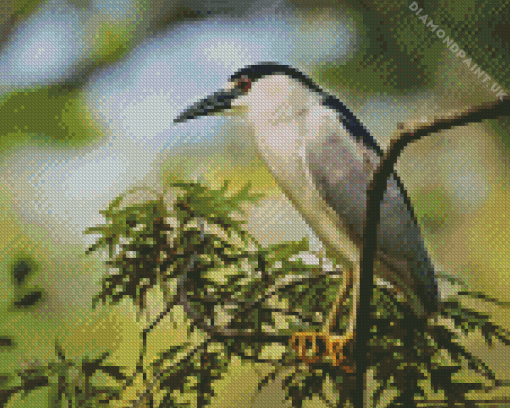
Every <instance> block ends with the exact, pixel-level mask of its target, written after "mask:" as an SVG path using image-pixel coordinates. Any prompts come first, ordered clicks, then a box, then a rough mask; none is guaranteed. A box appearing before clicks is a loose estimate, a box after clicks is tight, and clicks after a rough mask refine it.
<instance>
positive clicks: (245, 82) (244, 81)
mask: <svg viewBox="0 0 510 408" xmlns="http://www.w3.org/2000/svg"><path fill="white" fill-rule="evenodd" d="M237 87H238V88H239V89H241V91H243V92H248V91H249V90H250V89H251V79H250V78H248V77H247V76H244V75H243V76H242V77H241V78H239V79H238V81H237Z"/></svg>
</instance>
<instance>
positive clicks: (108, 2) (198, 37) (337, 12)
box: [0, 0, 510, 408]
mask: <svg viewBox="0 0 510 408" xmlns="http://www.w3.org/2000/svg"><path fill="white" fill-rule="evenodd" d="M411 3H412V2H411V1H392V2H388V1H385V0H363V1H361V2H360V1H349V0H348V1H334V0H330V1H292V0H286V1H285V0H278V1H269V0H258V1H252V2H247V1H246V2H240V1H233V0H230V1H229V0H209V1H198V0H192V1H187V0H178V1H177V0H168V1H163V0H155V1H144V0H125V1H120V0H74V1H71V0H69V1H64V0H60V1H53V0H52V1H39V0H37V1H34V0H29V1H27V0H12V1H11V2H1V3H0V214H1V216H0V231H1V233H0V280H1V283H0V357H1V358H0V386H2V387H5V386H7V385H12V384H14V383H15V382H16V378H15V377H14V376H13V373H14V372H15V370H17V369H19V368H20V367H24V366H26V365H28V364H31V363H32V362H34V361H45V360H46V359H48V358H50V357H51V356H53V354H54V341H55V339H58V340H59V341H60V342H61V344H62V346H63V347H64V349H65V350H66V352H67V353H68V354H69V355H71V356H81V355H83V354H85V353H89V354H90V355H97V354H99V353H100V352H102V351H105V350H113V353H112V356H111V358H110V361H111V362H113V363H115V364H119V365H123V366H126V367H128V368H129V369H131V370H132V369H134V367H135V364H136V361H137V357H138V353H139V347H140V343H141V342H140V337H139V333H140V331H141V330H142V328H143V327H145V325H144V322H140V321H139V322H137V321H136V319H135V309H134V307H133V306H132V305H131V304H129V303H124V304H122V305H120V306H117V307H107V306H105V307H99V308H98V309H95V310H92V309H91V300H92V296H93V295H94V294H95V293H96V292H97V291H98V290H99V282H100V279H101V277H102V276H103V274H105V273H107V269H106V267H105V265H104V260H105V259H103V258H100V257H98V256H96V257H86V258H85V256H84V250H85V249H86V248H87V247H88V245H90V244H91V243H92V242H93V241H94V239H95V238H96V237H94V236H90V235H84V234H83V231H84V230H85V229H86V228H88V227H91V226H94V225H96V224H98V223H101V222H102V221H103V218H102V216H101V215H100V213H99V211H100V210H101V209H103V208H105V207H106V206H107V205H108V204H109V202H110V201H111V200H112V199H114V198H115V197H116V196H117V195H119V194H121V193H123V192H125V191H127V190H128V189H130V188H132V187H135V186H149V187H152V188H155V189H159V190H161V189H163V188H164V186H165V184H166V183H167V182H168V181H169V180H176V179H179V178H185V179H186V178H187V179H195V180H197V179H200V180H202V181H206V182H208V183H209V184H210V185H212V186H220V185H221V184H222V182H223V180H225V179H230V180H232V187H233V188H237V187H239V186H241V185H243V184H245V183H246V182H248V181H251V182H252V184H253V186H254V189H255V192H261V193H263V194H265V197H266V198H265V199H264V200H263V201H262V202H261V204H260V205H259V206H254V207H251V208H250V210H249V212H248V214H249V218H248V228H249V230H250V232H251V233H252V234H254V235H255V236H256V237H257V238H258V239H259V240H260V242H261V243H263V244H269V243H276V242H279V241H283V240H298V239H300V238H302V237H303V236H309V237H310V239H311V242H312V246H313V247H314V248H319V247H320V245H321V244H320V242H319V241H318V239H317V238H316V237H315V236H314V234H313V232H312V231H311V230H310V228H309V227H308V226H307V225H306V223H305V222H304V221H303V219H302V218H301V216H300V215H299V213H297V212H296V211H295V210H294V209H293V207H292V205H291V204H290V202H289V201H288V199H287V198H286V197H285V195H284V194H282V192H281V191H280V190H279V188H278V187H277V185H276V184H275V183H274V180H273V179H272V177H271V176H270V175H269V174H268V173H267V172H266V171H265V170H264V169H263V167H261V166H259V164H260V163H259V162H257V160H256V159H255V157H254V155H253V151H250V149H249V148H248V147H247V146H245V144H244V143H243V132H244V128H243V123H242V122H241V121H239V120H238V119H235V118H232V117H228V118H221V117H210V118H206V119H205V118H203V119H200V120H195V121H192V122H190V123H185V124H181V125H174V124H173V123H172V120H173V118H174V117H175V116H176V115H177V114H178V113H179V112H180V111H181V110H183V109H184V108H186V107H187V106H188V105H189V104H190V103H191V102H194V101H196V100H198V99H200V98H202V97H203V96H205V95H207V94H210V93H211V92H214V91H216V90H217V89H218V88H220V87H221V86H222V85H223V84H224V83H225V82H226V81H227V79H228V77H229V75H230V74H232V73H233V72H234V71H235V70H237V69H238V68H240V67H243V66H245V65H247V64H253V63H257V62H260V61H276V62H279V63H286V64H290V65H293V66H294V67H296V68H298V69H300V70H302V71H303V72H306V73H307V74H308V75H310V76H311V77H312V78H313V79H314V80H315V81H316V82H317V83H319V84H320V85H321V86H322V87H323V88H324V89H326V90H328V91H329V92H331V93H334V94H336V95H338V97H339V98H340V99H341V100H344V101H345V102H346V104H347V105H348V106H349V107H350V108H351V109H352V110H353V111H354V113H355V114H356V115H357V116H358V117H359V118H360V119H361V120H362V122H363V123H364V124H365V125H366V126H367V127H368V129H369V130H370V131H371V132H372V134H373V135H374V136H375V137H376V138H377V139H378V140H379V142H380V144H381V145H382V146H383V147H385V146H387V144H388V141H389V139H390V136H391V135H392V134H393V131H394V129H396V127H397V124H398V123H399V122H406V121H416V120H422V119H423V118H425V117H427V116H433V115H435V116H438V115H441V114H444V113H446V112H448V111H450V110H452V109H464V108H466V107H468V106H471V105H474V104H479V103H481V102H487V101H494V100H495V99H496V93H497V88H496V86H494V88H493V90H491V87H492V86H493V85H494V84H496V85H498V86H499V87H501V88H500V90H502V91H505V90H507V91H508V90H510V79H509V78H510V75H509V74H510V73H509V70H510V68H509V67H510V64H509V62H510V61H509V55H510V23H509V21H510V20H509V17H510V2H508V1H502V2H497V3H496V2H491V1H476V2H475V1H469V0H468V1H466V0H455V1H444V0H437V1H434V2H427V4H426V5H425V3H424V2H423V1H421V2H417V4H418V6H419V8H423V9H424V10H423V11H422V12H421V14H420V15H419V16H416V15H415V12H413V11H412V10H411V9H410V5H411ZM425 14H427V15H428V17H427V18H426V22H429V21H430V19H432V20H433V21H434V24H437V25H439V28H440V29H443V30H445V32H446V34H447V35H449V36H450V37H451V38H453V39H454V41H455V42H456V43H457V44H458V45H459V48H460V49H462V50H463V51H465V53H466V55H467V56H466V57H465V58H467V57H471V58H472V60H473V62H472V64H471V67H473V65H474V64H475V63H476V64H478V65H479V66H480V67H481V69H483V71H485V73H486V74H487V75H489V76H490V78H491V79H490V80H488V81H486V82H485V83H484V82H483V78H484V77H482V78H479V76H478V75H477V74H475V73H474V72H472V71H470V69H469V66H468V65H467V64H466V63H464V62H463V59H461V58H459V57H458V56H456V55H455V54H454V53H452V52H451V51H450V50H449V49H448V48H447V46H446V45H445V44H444V43H443V42H442V41H441V39H439V38H438V37H437V35H436V34H435V33H434V32H432V30H431V28H430V27H429V28H427V27H426V25H425V24H424V23H423V21H421V20H419V17H423V15H425ZM494 89H496V93H495V92H493V91H494ZM509 153H510V122H509V119H508V117H507V118H502V119H500V120H493V121H486V122H484V123H477V124H471V125H469V126H465V127H462V128H457V129H452V130H449V131H446V132H442V133H440V134H437V135H434V136H430V137H428V138H426V139H423V140H421V141H420V142H418V143H415V144H414V145H412V146H410V147H409V148H408V149H407V150H406V151H405V153H404V154H403V156H402V157H401V160H400V162H399V165H398V166H399V167H398V168H399V172H400V174H401V176H402V179H403V180H404V183H405V185H406V187H407V189H408V193H409V196H410V197H411V200H412V202H413V204H414V207H415V209H416V214H417V217H418V220H419V222H420V224H421V225H422V228H423V233H424V236H425V239H426V242H427V246H428V248H429V250H430V253H431V256H432V258H433V261H434V264H435V265H436V267H437V269H438V270H444V271H446V272H448V273H451V274H453V275H456V276H459V277H462V278H464V279H466V281H467V282H468V283H469V285H470V287H471V288H473V289H477V290H480V291H483V292H486V293H487V294H489V295H491V296H496V297H498V298H499V299H500V300H502V301H507V302H508V301H510V295H509V293H510V262H509V259H510V245H508V242H509V241H510V232H509V231H510V193H509V167H510V162H509ZM441 289H442V291H443V294H444V295H445V296H446V295H448V294H449V293H451V292H452V288H450V287H447V286H445V285H443V286H442V287H441ZM473 302H474V301H473ZM22 303H23V304H24V306H23V307H20V304H22ZM471 306H475V307H480V308H482V307H483V308H484V309H483V310H485V311H490V312H491V313H492V314H493V316H494V321H495V322H496V323H498V324H501V325H503V326H505V327H506V328H510V324H509V323H508V322H510V313H509V311H508V309H501V308H498V307H490V308H488V307H487V306H485V305H484V304H483V303H482V302H479V303H473V304H472V305H471ZM161 307H162V303H161V299H160V298H158V297H157V296H154V298H153V299H152V304H151V313H152V315H154V314H156V313H158V311H160V310H161ZM179 318H182V316H181V317H176V319H177V320H178V319H179ZM184 340H186V332H185V331H183V330H182V327H181V326H179V325H177V326H174V325H172V324H170V323H165V324H163V325H161V326H160V327H159V328H158V330H157V331H156V332H155V333H154V334H153V335H152V336H150V339H149V345H150V350H149V356H151V355H152V356H154V355H155V353H156V352H157V351H159V350H162V349H164V348H166V347H168V346H169V345H173V344H178V343H179V342H182V341H184ZM464 341H465V343H466V344H467V345H468V348H469V350H470V351H471V352H472V353H473V354H475V355H477V356H479V357H482V358H483V359H485V360H486V361H487V362H488V364H489V365H490V366H491V368H492V369H494V370H495V371H496V373H497V374H498V375H499V376H500V377H501V378H503V379H506V380H510V374H509V373H510V370H509V367H510V353H509V352H508V350H505V349H504V348H503V347H502V346H499V345H496V346H495V347H494V348H493V349H491V350H489V349H487V348H486V347H485V346H484V345H483V341H482V339H481V338H479V337H476V336H472V337H469V338H465V340H464ZM149 360H150V357H149ZM265 370H266V369H265V368H264V367H263V366H260V365H258V366H255V365H250V364H244V365H242V364H241V363H240V362H239V361H233V362H232V366H231V369H230V371H229V373H228V375H227V376H226V377H225V378H224V379H222V380H221V381H219V382H218V384H217V397H216V400H215V402H214V404H213V406H215V407H225V408H227V407H240V406H243V407H278V406H282V407H283V406H286V403H285V402H283V399H284V393H283V391H281V387H280V385H279V383H278V381H276V382H275V383H273V384H271V385H270V386H268V387H266V388H264V390H263V391H261V392H258V391H257V382H258V380H259V379H260V378H262V376H263V375H264V373H265V372H267V370H266V371H265ZM465 378H467V377H465ZM45 392H46V391H45V390H44V389H43V390H39V391H35V392H33V393H32V394H30V395H28V396H27V397H26V398H25V400H21V399H19V398H15V399H12V400H11V401H10V403H9V405H8V406H10V407H11V406H12V407H18V406H19V407H25V406H45V403H46V399H47V396H46V395H45ZM509 394H510V392H509V390H508V388H506V389H500V390H497V391H495V392H494V393H493V394H491V395H490V397H494V398H501V397H504V396H508V395H509ZM479 397H480V398H487V397H488V396H486V395H483V396H479ZM287 405H288V404H287ZM304 406H305V407H307V408H310V407H322V406H324V405H323V404H322V403H320V402H319V401H315V400H313V401H307V402H306V403H305V405H304Z"/></svg>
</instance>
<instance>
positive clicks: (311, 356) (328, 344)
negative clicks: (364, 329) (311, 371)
mask: <svg viewBox="0 0 510 408" xmlns="http://www.w3.org/2000/svg"><path fill="white" fill-rule="evenodd" d="M352 338H353V336H349V335H348V336H332V335H330V334H329V333H316V332H302V333H293V335H292V339H291V342H292V348H293V349H294V350H295V351H296V352H297V353H298V355H299V358H300V359H301V361H303V362H304V363H305V364H308V365H310V364H314V363H316V362H317V361H319V359H320V358H321V357H331V358H332V359H333V365H335V366H340V364H341V362H342V361H344V360H345V356H344V354H343V349H344V347H345V345H346V344H347V343H348V342H349V341H350V340H352ZM341 367H342V368H343V369H344V370H345V371H346V372H348V373H353V372H354V370H353V368H352V367H351V366H349V365H342V366H341Z"/></svg>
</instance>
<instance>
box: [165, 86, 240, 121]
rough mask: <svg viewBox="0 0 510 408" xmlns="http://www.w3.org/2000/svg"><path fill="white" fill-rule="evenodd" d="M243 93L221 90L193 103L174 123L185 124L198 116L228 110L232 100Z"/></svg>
mask: <svg viewBox="0 0 510 408" xmlns="http://www.w3.org/2000/svg"><path fill="white" fill-rule="evenodd" d="M242 93H243V92H242V91H240V90H239V89H237V88H233V89H228V90H227V89H222V90H221V91H218V92H215V93H213V94H212V95H209V96H208V97H207V98H205V99H202V100H201V101H199V102H196V103H194V104H193V105H191V106H190V107H189V108H188V109H186V110H185V111H184V112H182V113H181V114H180V115H179V116H177V117H176V118H175V119H174V123H179V122H186V121H187V120H191V119H194V118H196V117H198V116H207V115H210V114H211V113H214V112H221V111H223V110H225V109H230V106H231V103H232V100H233V99H235V98H237V97H238V96H240V95H241V94H242Z"/></svg>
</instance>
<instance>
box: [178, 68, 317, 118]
mask: <svg viewBox="0 0 510 408" xmlns="http://www.w3.org/2000/svg"><path fill="white" fill-rule="evenodd" d="M310 91H315V92H310ZM314 93H317V95H314ZM321 93H322V90H321V89H320V88H319V87H318V86H317V85H315V84H314V83H313V82H312V81H311V80H310V79H309V78H308V77H307V76H306V75H304V74H303V73H301V72H299V71H298V70H296V69H294V68H292V67H290V66H288V65H282V64H276V63H260V64H256V65H249V66H247V67H244V68H242V69H240V70H238V71H237V72H235V73H234V74H233V75H232V76H231V77H230V80H229V82H228V83H227V85H226V86H225V87H224V88H223V89H221V90H219V91H217V92H215V93H213V94H212V95H209V96H208V97H206V98H204V99H202V100H200V101H199V102H197V103H195V104H193V105H192V106H190V107H189V108H188V109H186V110H185V111H184V112H182V113H181V114H180V115H179V116H178V117H177V118H176V119H175V120H174V122H185V121H187V120H191V119H194V118H196V117H199V116H209V115H229V116H230V115H234V116H239V115H241V116H243V117H245V118H248V119H252V120H255V121H257V119H259V120H262V118H263V120H266V121H267V120H269V121H275V120H276V121H278V120H285V119H290V118H292V117H295V116H296V115H298V116H299V115H303V113H304V111H305V110H306V109H307V107H309V106H310V102H311V101H310V99H311V98H312V97H313V96H315V97H316V98H318V97H319V96H320V94H321ZM315 102H318V100H317V101H315Z"/></svg>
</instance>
